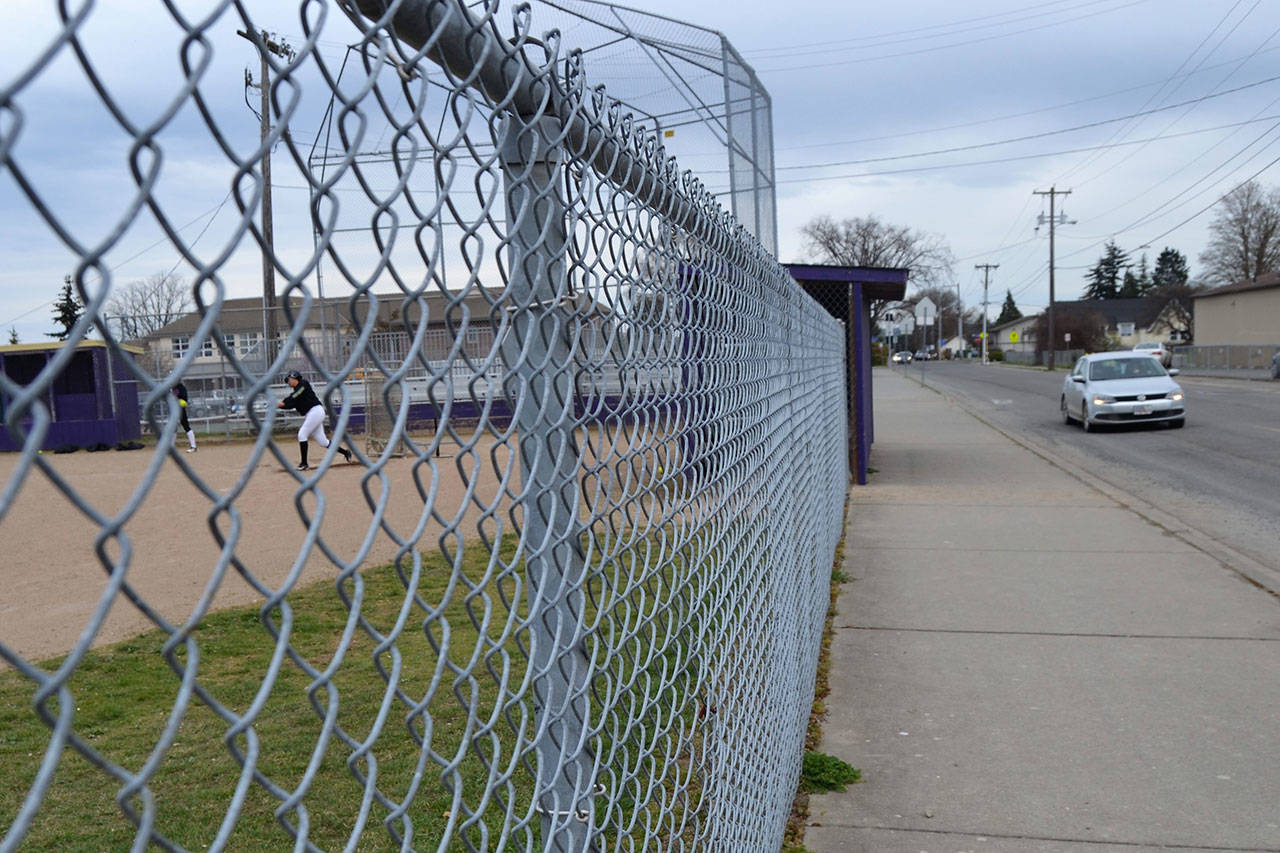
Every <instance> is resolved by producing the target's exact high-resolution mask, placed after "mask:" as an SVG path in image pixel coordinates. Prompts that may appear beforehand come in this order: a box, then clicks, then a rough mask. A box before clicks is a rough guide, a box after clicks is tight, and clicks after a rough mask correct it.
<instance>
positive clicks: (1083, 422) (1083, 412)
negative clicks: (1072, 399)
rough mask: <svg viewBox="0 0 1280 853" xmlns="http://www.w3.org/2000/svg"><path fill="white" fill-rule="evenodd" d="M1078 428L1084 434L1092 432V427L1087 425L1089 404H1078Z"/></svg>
mask: <svg viewBox="0 0 1280 853" xmlns="http://www.w3.org/2000/svg"><path fill="white" fill-rule="evenodd" d="M1080 426H1081V427H1082V428H1083V429H1084V431H1085V432H1093V426H1091V425H1090V423H1089V404H1088V403H1081V404H1080Z"/></svg>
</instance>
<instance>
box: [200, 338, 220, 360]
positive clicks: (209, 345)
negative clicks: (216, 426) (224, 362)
mask: <svg viewBox="0 0 1280 853" xmlns="http://www.w3.org/2000/svg"><path fill="white" fill-rule="evenodd" d="M217 354H218V348H217V346H215V345H214V343H213V338H205V339H204V341H203V342H202V343H201V344H200V355H201V356H202V357H204V358H211V357H212V356H215V355H217Z"/></svg>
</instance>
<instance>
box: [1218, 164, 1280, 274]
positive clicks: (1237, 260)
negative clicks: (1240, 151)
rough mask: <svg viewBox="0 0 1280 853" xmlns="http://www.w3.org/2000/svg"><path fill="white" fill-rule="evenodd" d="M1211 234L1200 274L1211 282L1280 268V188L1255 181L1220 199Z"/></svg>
mask: <svg viewBox="0 0 1280 853" xmlns="http://www.w3.org/2000/svg"><path fill="white" fill-rule="evenodd" d="M1209 235H1210V236H1209V245H1208V247H1207V248H1205V250H1204V251H1203V252H1201V253H1200V263H1201V264H1203V265H1204V269H1203V270H1202V272H1201V278H1203V280H1204V281H1205V282H1206V283H1208V284H1210V285H1215V286H1216V285H1223V284H1231V283H1232V282H1236V281H1243V280H1244V279H1249V278H1257V277H1258V276H1260V275H1262V274H1264V273H1268V272H1273V271H1275V270H1277V269H1280V190H1277V189H1275V188H1272V189H1270V190H1267V189H1264V188H1263V187H1262V186H1260V185H1259V184H1257V183H1255V182H1254V181H1250V182H1248V183H1247V184H1243V185H1241V186H1239V187H1237V188H1236V189H1235V190H1233V191H1232V192H1231V193H1229V194H1228V195H1226V196H1225V197H1224V198H1223V199H1222V201H1220V202H1219V203H1218V210H1217V213H1216V214H1215V215H1214V218H1213V222H1212V223H1210V224H1209Z"/></svg>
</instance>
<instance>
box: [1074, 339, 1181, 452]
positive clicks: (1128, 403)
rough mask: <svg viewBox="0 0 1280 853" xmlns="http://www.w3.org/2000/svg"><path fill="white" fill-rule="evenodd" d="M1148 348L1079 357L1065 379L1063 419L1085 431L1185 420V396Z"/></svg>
mask: <svg viewBox="0 0 1280 853" xmlns="http://www.w3.org/2000/svg"><path fill="white" fill-rule="evenodd" d="M1177 375H1178V371H1177V370H1168V371H1167V370H1165V368H1164V365H1162V364H1161V363H1160V362H1159V360H1157V359H1154V358H1152V357H1151V356H1149V355H1147V354H1146V353H1144V352H1100V353H1093V354H1092V355H1086V356H1081V357H1080V359H1079V360H1078V361H1077V362H1076V363H1075V366H1074V367H1072V368H1071V372H1070V373H1069V374H1067V378H1066V379H1065V380H1064V381H1063V383H1062V397H1061V400H1060V406H1061V408H1062V419H1063V421H1064V422H1066V423H1068V424H1069V423H1071V422H1072V421H1079V422H1080V425H1081V426H1082V427H1084V430H1085V432H1089V431H1090V430H1093V429H1095V428H1096V427H1098V426H1101V425H1103V424H1124V423H1140V422H1148V421H1149V422H1153V423H1167V424H1169V426H1171V427H1180V426H1182V425H1183V424H1184V423H1186V415H1187V407H1186V395H1185V394H1184V392H1183V390H1182V387H1181V386H1180V385H1178V383H1176V382H1174V381H1173V379H1172V377H1174V376H1177Z"/></svg>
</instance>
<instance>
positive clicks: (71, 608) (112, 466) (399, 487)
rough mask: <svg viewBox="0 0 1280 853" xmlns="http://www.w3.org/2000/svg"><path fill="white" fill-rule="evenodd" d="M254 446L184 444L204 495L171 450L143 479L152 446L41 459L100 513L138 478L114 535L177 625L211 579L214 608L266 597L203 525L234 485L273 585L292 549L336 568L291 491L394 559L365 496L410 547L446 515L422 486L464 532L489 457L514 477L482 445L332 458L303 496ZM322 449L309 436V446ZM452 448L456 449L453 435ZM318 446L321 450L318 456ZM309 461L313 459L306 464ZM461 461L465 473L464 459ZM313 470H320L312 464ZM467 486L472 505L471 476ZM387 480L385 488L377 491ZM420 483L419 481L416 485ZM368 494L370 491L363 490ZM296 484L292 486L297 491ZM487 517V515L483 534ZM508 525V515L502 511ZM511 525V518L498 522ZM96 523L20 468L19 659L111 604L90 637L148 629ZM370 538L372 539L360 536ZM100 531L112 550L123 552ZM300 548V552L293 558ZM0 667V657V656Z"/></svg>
mask: <svg viewBox="0 0 1280 853" xmlns="http://www.w3.org/2000/svg"><path fill="white" fill-rule="evenodd" d="M280 447H281V449H282V450H283V452H284V455H285V458H286V459H288V460H294V459H296V455H297V445H296V444H292V443H287V442H281V444H280ZM252 449H253V448H252V445H249V444H211V443H209V442H207V441H206V442H205V443H204V444H202V445H201V447H200V450H199V452H198V453H194V454H186V453H181V452H180V454H179V456H180V459H181V461H182V462H184V463H186V464H188V465H189V466H190V467H191V469H192V470H193V471H194V472H195V473H196V474H197V475H198V476H199V479H200V480H201V481H202V482H203V483H204V485H205V488H207V489H208V490H210V491H211V492H212V495H211V494H206V493H205V491H203V490H202V489H200V488H199V487H198V486H197V485H196V483H195V482H194V481H193V480H192V479H191V478H189V477H188V476H187V474H186V473H185V472H184V471H183V470H182V468H181V467H180V465H179V464H178V463H177V462H175V461H174V459H173V458H165V459H164V461H163V463H162V464H161V466H160V469H159V473H158V476H157V477H156V478H155V480H154V482H152V483H150V485H149V486H146V485H145V480H146V479H147V478H146V470H147V467H148V466H149V465H151V464H152V463H153V462H154V461H155V453H156V451H155V449H154V448H147V449H144V450H136V451H103V452H100V453H88V452H85V451H81V452H78V453H72V454H63V455H52V454H48V453H46V454H44V455H43V456H41V457H40V459H42V460H45V462H46V463H47V464H48V465H49V467H50V468H51V469H52V470H53V471H54V472H55V473H56V474H57V476H59V477H61V478H63V479H64V480H65V481H66V483H67V484H68V485H69V486H70V487H71V488H73V489H74V490H75V491H76V493H77V494H79V495H80V496H81V498H82V499H83V500H84V501H85V502H86V503H87V504H89V505H90V506H92V507H93V508H94V509H95V510H96V511H97V512H98V513H101V514H103V515H106V516H108V517H112V516H115V515H116V514H118V513H121V512H122V511H123V509H124V508H125V507H126V506H127V505H128V504H129V502H130V499H131V497H132V496H133V495H134V493H135V492H136V491H137V490H138V489H140V488H145V494H144V495H143V500H142V502H141V504H140V506H139V507H138V508H137V511H136V512H134V513H133V515H132V516H131V517H130V518H128V519H127V520H126V521H125V523H124V526H123V537H122V539H123V541H125V542H127V545H128V547H130V548H131V549H132V551H131V558H130V560H129V565H128V570H127V573H126V580H127V581H128V583H129V584H131V585H132V586H133V588H134V589H135V590H137V592H138V593H139V594H141V596H142V597H143V598H144V599H145V600H146V601H147V602H148V604H149V605H150V606H152V607H153V608H155V609H156V610H157V611H158V612H159V613H160V614H161V615H162V616H163V617H164V618H165V619H167V620H169V621H170V622H171V623H174V624H181V623H183V622H185V621H187V620H188V619H189V618H190V617H191V613H192V611H193V609H194V608H195V607H196V606H197V604H198V602H199V601H200V599H201V597H202V596H203V595H205V593H206V590H208V591H209V592H210V594H212V595H213V597H214V606H215V607H226V606H230V605H235V604H247V603H254V602H261V601H263V600H264V598H263V596H262V595H261V594H260V593H259V592H258V591H256V590H255V589H254V588H253V587H252V586H251V585H250V583H249V582H247V581H246V580H245V579H244V578H243V577H242V576H241V575H240V574H239V573H238V572H237V571H236V570H235V569H234V568H228V570H227V572H226V573H225V574H224V575H223V576H222V577H221V578H218V577H217V576H216V575H217V572H216V568H217V566H218V563H219V555H220V550H219V546H218V544H217V542H216V541H215V539H214V535H213V532H212V530H211V528H210V516H211V513H212V510H213V508H214V505H215V501H216V500H218V499H219V498H220V497H221V496H224V495H226V494H228V493H229V492H230V491H231V490H233V489H234V488H236V487H237V483H241V482H242V483H243V485H242V486H241V488H242V491H241V493H240V494H239V495H237V496H236V498H235V501H234V504H233V506H234V512H235V513H236V515H237V516H238V520H239V525H240V529H239V533H238V535H237V537H236V540H235V542H234V545H233V546H232V547H233V548H234V553H235V555H236V557H238V558H239V560H240V561H241V562H242V563H243V565H244V568H245V569H246V570H247V571H248V572H251V573H252V574H253V575H254V576H255V577H256V578H257V579H258V581H259V582H260V583H262V584H265V585H266V586H268V587H269V588H272V589H275V588H277V587H279V585H280V584H282V583H283V582H284V581H285V580H286V579H287V578H288V576H289V574H290V572H291V570H292V569H293V567H294V565H295V564H296V563H298V562H299V560H301V561H302V562H301V576H300V578H299V582H300V583H308V582H313V581H318V580H322V579H324V578H332V577H334V576H335V575H336V574H337V573H338V567H337V566H336V565H335V563H334V562H332V561H331V560H330V559H329V558H328V557H326V556H325V555H324V554H323V553H322V552H321V550H320V549H319V548H318V547H316V548H311V549H309V550H308V549H306V548H305V538H306V535H307V528H306V525H305V523H304V521H303V519H302V516H301V514H300V512H299V509H298V507H297V505H296V501H298V500H300V501H301V503H302V506H303V507H304V508H305V509H306V510H307V511H308V512H314V511H315V508H316V507H317V505H318V503H319V500H318V499H317V495H322V496H323V499H324V511H323V516H322V519H321V521H320V524H319V536H320V539H321V540H322V541H323V542H324V543H325V544H326V545H327V546H328V547H329V548H330V549H331V550H332V551H333V552H334V553H335V555H336V556H337V557H338V558H339V559H340V560H342V561H344V562H353V561H355V560H357V559H359V556H360V553H361V548H362V547H366V546H367V548H368V551H367V555H366V556H365V562H366V563H367V564H374V565H377V564H384V563H387V562H390V561H391V560H392V559H393V558H394V557H395V554H396V552H397V550H398V547H399V546H398V545H397V544H396V542H395V541H394V540H393V538H392V537H391V536H390V535H389V534H388V533H387V532H386V531H385V530H380V529H378V524H377V522H376V521H375V512H374V509H373V507H374V506H378V505H383V506H385V524H386V525H388V526H389V527H390V528H391V529H392V530H393V531H394V532H395V533H396V534H397V535H398V536H399V537H400V538H402V539H408V538H410V537H413V536H414V531H415V528H416V527H418V526H419V525H425V526H424V528H423V529H424V531H425V532H424V533H423V534H422V535H421V536H419V537H418V538H417V546H418V549H419V550H427V549H430V548H433V547H437V540H438V537H439V535H440V533H441V531H442V530H443V529H444V527H443V525H442V523H441V521H440V520H439V519H436V520H430V519H428V520H426V521H425V522H424V519H423V516H424V506H425V502H424V498H423V494H422V493H427V494H432V495H433V498H432V504H431V505H432V507H433V508H434V511H435V514H436V515H437V516H439V517H442V518H443V519H444V520H445V521H453V520H454V519H457V518H459V517H461V518H462V522H461V525H462V528H461V530H459V533H460V534H461V535H462V536H463V538H465V539H468V540H470V539H474V538H476V537H477V535H478V528H477V526H476V525H477V524H478V523H480V510H479V509H478V508H477V506H478V505H484V506H492V505H493V504H494V503H496V502H497V496H498V495H499V494H501V489H502V486H501V485H500V483H499V480H498V474H497V473H495V464H498V465H502V466H503V467H507V468H508V469H509V470H510V469H515V470H511V472H510V473H509V474H507V475H506V476H507V477H508V478H509V479H510V480H511V482H509V483H508V484H507V488H508V489H510V490H512V491H514V490H515V489H516V488H517V487H518V479H519V473H518V469H517V468H516V466H506V463H505V461H504V460H502V459H498V460H497V461H496V463H495V460H494V459H493V458H492V457H491V456H490V454H489V452H488V449H487V448H486V449H485V450H484V451H482V453H481V454H480V457H479V459H477V458H476V457H475V456H474V455H471V454H462V455H454V456H442V457H436V458H432V459H428V460H423V461H419V460H417V459H414V458H412V457H402V458H396V459H392V460H390V461H389V462H388V464H387V466H386V468H385V474H386V476H385V482H383V481H382V480H381V479H379V478H378V477H376V476H374V475H373V474H371V473H370V472H369V471H367V470H366V469H365V468H364V467H363V466H362V465H359V464H352V465H347V464H344V463H343V462H342V459H341V458H340V457H338V459H337V464H335V465H334V466H333V467H332V468H331V469H330V470H328V471H327V472H325V474H324V475H323V476H322V477H321V478H320V479H319V481H318V484H317V487H316V490H315V494H307V493H306V490H305V489H304V488H303V486H302V485H301V484H300V483H299V481H298V479H297V478H296V477H295V475H294V473H293V472H292V471H291V470H289V469H287V468H286V467H284V466H283V465H281V464H280V462H279V461H277V459H276V458H275V457H274V456H273V455H271V454H270V453H269V452H268V453H267V454H264V455H263V456H262V458H261V459H259V460H258V461H257V462H256V463H253V462H251V454H252ZM316 450H319V448H313V451H316ZM451 450H452V451H453V452H454V453H455V454H457V453H458V448H457V447H456V446H455V447H453V448H451ZM313 455H318V454H313ZM316 461H317V460H316V459H315V458H313V459H312V462H313V464H314V463H315V462H316ZM20 462H21V456H20V455H19V454H17V453H5V454H0V488H3V489H8V488H11V487H12V485H13V483H14V480H15V477H16V476H17V474H18V468H19V463H20ZM459 469H462V470H465V472H466V473H465V476H464V475H463V474H461V473H460V470H459ZM308 473H309V474H311V475H314V474H315V473H316V472H315V471H314V470H313V471H310V472H308ZM467 481H470V482H471V483H472V484H473V491H472V499H471V502H470V506H471V507H472V509H470V510H469V511H468V509H467V505H466V504H465V503H464V502H465V501H467V499H468V497H467V487H466V482H467ZM384 489H385V492H386V494H385V497H384V495H383V491H384ZM420 490H421V491H420ZM366 492H368V494H369V497H366ZM300 495H301V498H299V496H300ZM497 523H498V522H496V521H495V520H493V519H489V520H487V521H485V522H484V524H485V526H486V529H487V530H489V531H490V532H491V533H492V532H494V530H495V525H496V524H497ZM502 523H503V524H504V526H509V524H510V522H509V520H507V519H506V518H505V517H504V518H503V519H502ZM217 527H218V529H220V530H222V531H224V532H229V531H231V530H232V528H233V523H232V518H231V517H230V516H229V515H227V514H226V513H222V514H220V516H219V517H218V519H217ZM507 529H509V527H508V528H507ZM99 532H100V527H99V525H98V523H97V522H95V521H93V520H91V519H90V518H89V517H88V516H87V515H86V514H85V513H84V512H82V511H81V510H80V509H79V508H77V507H76V506H75V505H74V504H73V502H72V501H71V500H70V499H69V498H68V497H67V496H66V495H65V494H64V493H63V492H62V490H60V489H59V488H58V487H56V486H55V485H54V484H53V483H52V482H51V480H50V478H49V477H48V476H47V475H46V474H45V473H44V472H42V471H41V470H39V469H38V468H36V467H33V468H32V469H31V470H29V471H28V472H27V474H26V476H25V477H23V479H22V483H21V485H20V487H19V489H18V492H17V497H16V498H15V500H14V502H13V504H12V505H11V506H10V507H9V508H8V510H7V511H6V512H5V513H4V515H2V516H0V583H2V584H3V587H2V588H3V590H4V592H3V595H0V643H3V644H4V645H5V646H7V647H8V648H9V649H10V650H11V651H14V652H17V653H18V654H20V655H22V656H23V657H25V658H27V659H28V660H39V659H42V658H46V657H49V656H52V655H57V654H61V653H64V652H67V651H69V650H70V649H72V648H73V647H74V646H75V645H76V643H77V640H78V638H79V637H80V636H81V634H82V633H83V632H84V631H85V630H86V628H87V627H88V626H89V624H90V622H91V620H92V617H93V613H94V612H95V610H96V609H97V608H98V607H99V606H101V605H102V604H104V603H109V615H108V617H107V619H106V621H105V622H104V624H103V626H102V629H101V630H100V631H98V632H97V634H96V635H95V636H94V637H93V644H94V645H101V644H104V643H109V642H114V641H117V640H120V639H123V638H126V637H129V636H132V635H134V634H137V633H139V632H141V631H144V630H146V629H148V628H150V627H152V625H151V623H150V622H149V621H148V620H147V619H146V618H145V617H144V616H143V614H142V613H141V612H140V611H139V609H138V608H137V607H135V606H134V605H133V604H132V603H131V602H130V601H129V600H128V599H127V598H126V597H125V596H124V595H116V596H112V595H110V593H109V590H108V583H109V575H108V569H107V568H105V567H104V565H103V561H102V560H100V559H99V557H98V556H97V554H96V553H95V548H94V540H95V537H96V536H98V534H99ZM366 540H367V541H366ZM120 547H121V546H120V545H119V544H116V543H109V544H108V546H107V550H108V553H109V554H110V555H115V554H118V553H119V552H120ZM300 554H301V556H300ZM0 666H4V664H3V663H2V662H0Z"/></svg>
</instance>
